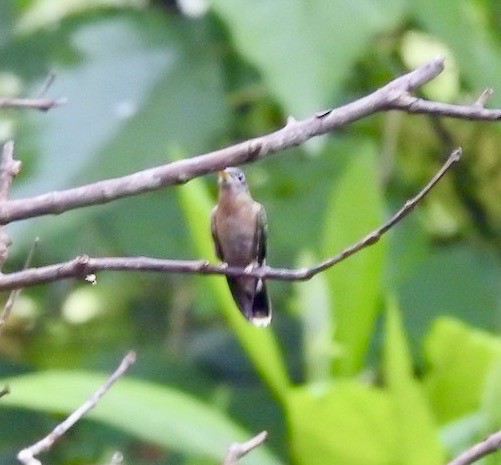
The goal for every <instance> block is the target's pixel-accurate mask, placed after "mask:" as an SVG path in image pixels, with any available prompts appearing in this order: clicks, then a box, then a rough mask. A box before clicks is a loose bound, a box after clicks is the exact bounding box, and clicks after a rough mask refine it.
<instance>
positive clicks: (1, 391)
mask: <svg viewBox="0 0 501 465" xmlns="http://www.w3.org/2000/svg"><path fill="white" fill-rule="evenodd" d="M7 394H10V387H9V385H8V384H7V385H5V386H4V387H3V388H2V389H0V397H3V396H5V395H7Z"/></svg>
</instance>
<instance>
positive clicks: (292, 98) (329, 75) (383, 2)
mask: <svg viewBox="0 0 501 465" xmlns="http://www.w3.org/2000/svg"><path fill="white" fill-rule="evenodd" d="M212 4H213V5H214V9H215V11H216V13H218V14H219V15H220V16H221V17H222V18H223V20H224V21H225V22H226V24H227V26H228V29H229V30H230V33H231V35H232V37H233V39H234V45H235V47H236V48H237V50H238V51H239V52H240V53H241V54H242V55H243V56H244V57H245V58H246V59H248V60H249V61H250V62H251V63H252V64H254V65H255V66H256V67H257V68H258V70H259V71H260V72H261V74H262V76H263V79H264V81H265V83H266V84H267V85H268V86H269V89H270V90H271V92H272V93H273V95H274V96H275V98H276V99H277V101H278V102H279V103H280V104H281V105H282V106H283V107H284V109H285V111H287V112H289V113H291V114H293V115H294V116H296V117H301V116H306V115H308V114H310V113H311V112H312V111H315V110H318V109H320V108H325V107H326V106H328V105H329V104H331V103H332V102H333V99H334V100H337V99H339V96H340V94H341V92H340V90H341V86H342V84H343V82H344V81H345V80H346V79H347V78H348V77H349V75H350V71H351V70H352V67H353V65H354V64H355V63H356V61H357V60H358V59H359V58H360V57H361V55H362V54H363V53H364V51H365V50H366V48H367V47H370V46H371V43H372V41H373V40H374V37H375V36H376V35H377V34H378V33H380V32H382V31H383V30H387V29H390V28H393V27H395V26H396V25H398V23H399V21H400V19H401V17H402V14H403V8H404V5H405V2H403V1H401V0H380V1H377V2H367V1H365V0H352V1H349V2H347V1H344V0H255V1H252V2H249V1H247V0H232V1H231V2H229V1H225V0H212ZM355 18H356V27H354V21H355Z"/></svg>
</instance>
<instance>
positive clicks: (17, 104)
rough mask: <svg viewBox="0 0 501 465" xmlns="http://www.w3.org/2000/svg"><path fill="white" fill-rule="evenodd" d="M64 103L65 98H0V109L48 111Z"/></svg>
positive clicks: (65, 101)
mask: <svg viewBox="0 0 501 465" xmlns="http://www.w3.org/2000/svg"><path fill="white" fill-rule="evenodd" d="M66 103H67V99H66V98H57V99H51V98H16V97H3V98H0V108H31V109H33V110H40V111H48V110H50V109H51V108H55V107H59V106H61V105H65V104H66Z"/></svg>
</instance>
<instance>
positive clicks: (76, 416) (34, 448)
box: [17, 351, 136, 465]
mask: <svg viewBox="0 0 501 465" xmlns="http://www.w3.org/2000/svg"><path fill="white" fill-rule="evenodd" d="M135 361H136V354H135V352H133V351H131V352H128V353H127V354H126V355H125V357H124V358H123V360H122V362H121V363H120V365H119V367H118V368H117V369H116V370H115V372H114V373H113V374H112V375H111V376H110V377H109V378H108V379H107V380H106V382H105V383H104V384H103V385H102V386H101V387H100V388H99V389H98V390H97V391H96V392H94V394H92V396H91V397H90V398H89V399H88V400H87V401H86V402H84V403H83V404H82V405H81V406H80V407H78V408H77V409H76V410H75V411H74V412H73V413H72V414H71V415H70V416H69V417H68V418H66V420H64V421H63V422H62V423H59V425H57V426H56V427H55V428H54V429H53V430H52V431H51V432H50V433H49V434H48V435H47V436H45V437H44V438H43V439H41V440H40V441H38V442H37V443H35V444H33V445H31V446H29V447H27V448H26V449H23V450H22V451H20V452H19V453H18V454H17V459H18V460H19V461H20V462H21V463H23V464H24V465H42V463H41V462H40V460H38V459H36V458H35V457H36V456H37V455H38V454H40V453H42V452H46V451H48V450H49V449H50V448H51V447H52V445H53V444H54V443H55V442H56V441H57V440H58V439H60V438H61V437H62V436H63V435H64V434H65V433H66V431H68V430H69V429H70V428H71V427H72V426H73V425H74V424H75V423H76V422H77V421H79V420H80V419H81V418H82V417H83V416H84V415H85V414H86V413H87V412H88V411H89V410H91V409H92V408H94V407H95V406H96V404H97V403H98V401H99V399H101V397H102V396H103V395H104V394H106V393H107V392H108V391H109V390H110V388H111V386H112V385H113V384H114V383H115V381H117V380H118V379H119V378H120V377H121V376H122V375H123V374H124V373H125V372H126V371H127V370H128V369H129V368H130V367H131V366H132V365H133V364H134V362H135Z"/></svg>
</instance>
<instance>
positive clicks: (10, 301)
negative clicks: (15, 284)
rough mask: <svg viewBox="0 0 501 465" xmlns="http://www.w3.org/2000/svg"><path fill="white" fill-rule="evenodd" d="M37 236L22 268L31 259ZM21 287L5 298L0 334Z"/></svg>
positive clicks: (26, 265)
mask: <svg viewBox="0 0 501 465" xmlns="http://www.w3.org/2000/svg"><path fill="white" fill-rule="evenodd" d="M39 240H40V239H39V238H38V237H37V238H36V239H35V241H34V242H33V245H32V246H31V249H30V251H29V252H28V256H27V257H26V260H25V262H24V266H23V270H26V268H28V267H29V266H30V264H31V260H32V259H33V254H34V253H35V249H36V248H37V245H38V242H39ZM21 291H22V288H21V287H20V288H18V289H14V290H12V291H11V292H10V294H9V298H8V299H7V302H6V303H5V306H4V308H3V311H2V314H1V315H0V335H1V334H2V331H3V328H4V325H5V322H6V321H7V319H8V318H9V316H10V313H11V312H12V309H13V307H14V304H15V303H16V301H17V299H18V297H19V294H21Z"/></svg>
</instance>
